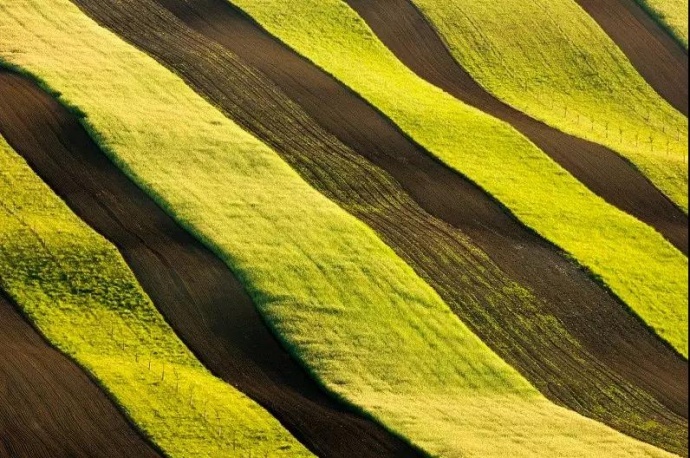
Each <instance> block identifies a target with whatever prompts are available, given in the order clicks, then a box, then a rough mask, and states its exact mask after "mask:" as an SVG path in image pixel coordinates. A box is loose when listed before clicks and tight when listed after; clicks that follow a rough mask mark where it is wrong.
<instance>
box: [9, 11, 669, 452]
mask: <svg viewBox="0 0 690 458" xmlns="http://www.w3.org/2000/svg"><path fill="white" fill-rule="evenodd" d="M320 5H321V4H317V5H315V6H320ZM293 15H294V13H291V14H290V15H289V16H290V17H292V16H293ZM7 43H13V46H15V47H16V46H21V47H22V53H20V54H19V55H7V54H4V53H2V51H0V56H2V57H3V58H5V59H7V60H11V61H12V62H13V63H14V64H16V65H19V66H21V67H22V68H24V69H26V70H28V71H31V72H32V73H34V74H36V75H38V76H40V77H41V78H42V79H43V80H44V81H45V82H46V83H47V85H49V86H50V87H52V88H54V89H57V90H60V91H61V92H62V93H63V94H64V95H63V97H64V100H66V101H67V102H69V103H71V104H73V105H75V106H79V107H80V108H81V109H82V110H83V111H84V112H86V113H88V115H89V117H88V118H87V119H86V120H85V122H86V123H87V124H88V125H89V126H90V128H91V129H92V130H93V131H94V132H97V133H98V134H97V135H96V137H97V138H98V139H99V141H100V142H101V144H102V145H103V146H105V147H106V150H107V151H108V152H109V154H111V155H112V156H113V157H114V158H115V160H116V161H117V162H118V163H120V164H122V165H123V167H124V168H125V169H126V170H127V171H128V173H130V174H131V175H132V176H133V177H134V179H135V180H136V181H137V182H138V183H139V184H140V185H142V186H143V187H144V188H145V189H147V190H149V192H150V193H151V194H152V195H154V196H155V197H156V199H157V200H158V201H159V202H160V203H161V204H162V205H163V206H164V208H167V209H169V211H170V213H171V214H172V215H173V216H174V217H175V218H176V219H177V220H178V221H179V222H180V223H181V224H182V225H183V226H185V227H186V228H188V230H190V231H191V232H192V233H194V234H196V235H197V236H198V237H200V238H201V239H202V240H204V241H205V242H206V243H207V244H208V245H209V246H210V247H212V249H214V250H215V251H216V252H217V253H218V254H219V255H220V256H221V257H222V258H223V259H224V260H225V261H226V262H227V263H228V265H229V266H231V268H232V269H233V270H234V271H235V272H236V273H237V274H238V275H239V277H240V278H241V279H242V281H243V282H244V283H245V285H246V286H247V287H248V290H249V292H250V293H251V294H252V296H253V297H254V299H255V303H256V304H257V306H258V307H259V309H260V310H261V312H262V313H263V314H264V316H265V317H266V318H267V319H268V322H269V323H270V325H271V326H273V328H274V329H275V330H276V332H277V335H278V336H280V338H281V339H282V340H283V341H284V342H285V343H286V345H287V347H288V348H289V349H290V350H291V351H292V352H293V353H294V354H295V355H296V357H297V358H299V359H301V360H302V361H303V362H304V363H305V365H306V367H308V368H309V370H310V371H311V372H312V373H313V374H314V376H315V377H316V378H317V379H318V380H320V381H321V382H322V383H323V384H324V385H326V386H327V387H328V388H329V389H331V390H332V391H333V392H335V393H337V394H338V395H340V396H342V397H343V398H344V399H346V400H348V401H349V402H351V403H353V404H354V405H355V406H357V407H359V408H361V409H362V410H364V411H366V412H368V413H369V414H371V415H373V416H374V417H375V418H377V419H378V420H380V421H381V422H382V423H383V424H384V425H385V426H386V427H388V428H390V429H392V430H395V431H396V432H398V433H400V434H401V435H403V436H404V437H406V438H408V439H409V440H410V441H412V442H414V443H417V444H419V445H422V446H424V447H425V449H426V450H427V451H429V452H430V453H432V454H435V455H436V454H441V453H442V454H443V455H444V456H448V457H459V456H477V457H482V458H494V457H496V458H498V457H502V456H505V451H506V450H511V451H513V452H514V453H516V456H535V455H530V454H532V453H536V456H568V457H582V458H585V457H591V456H607V457H613V458H618V457H647V456H655V457H656V456H658V457H667V456H671V455H669V454H667V453H665V452H662V451H660V450H658V449H656V448H654V447H651V446H648V445H644V444H642V443H640V442H637V441H634V440H632V439H630V438H628V437H626V436H623V435H621V434H620V433H617V432H615V431H613V430H612V429H610V428H607V427H605V426H603V425H601V424H598V423H596V422H593V421H590V420H587V419H584V418H583V417H580V416H579V415H576V414H574V413H572V412H570V411H567V410H565V409H561V408H559V407H557V406H555V405H554V404H552V403H550V402H548V401H546V400H545V399H544V397H542V396H541V395H540V394H539V393H538V392H537V391H536V390H535V389H534V388H533V387H531V386H530V385H529V384H528V383H527V382H526V381H525V380H524V379H523V378H522V377H521V376H520V375H519V374H517V373H516V372H515V371H514V370H513V369H511V368H510V367H509V366H508V365H506V364H505V363H504V362H503V361H501V360H500V359H499V358H498V357H497V356H496V355H495V354H494V353H492V352H491V351H490V350H489V349H488V348H487V347H486V346H485V345H484V344H483V343H482V342H481V341H480V340H479V339H477V337H476V336H474V335H473V334H472V333H471V332H470V331H469V330H468V329H467V328H466V327H465V326H464V325H463V324H462V323H461V322H460V321H459V320H458V319H457V318H456V317H455V315H454V314H453V313H452V312H451V311H450V309H449V308H448V307H447V306H446V305H445V304H444V303H443V302H442V301H441V299H440V298H439V297H438V295H437V294H436V293H435V292H434V291H433V290H432V289H431V288H430V287H429V286H428V285H426V284H425V283H424V282H423V281H422V280H421V279H420V278H419V277H418V276H417V275H416V274H415V273H414V272H413V271H412V269H411V268H410V267H408V266H407V265H406V264H405V263H404V262H402V260H400V259H399V258H398V257H397V256H396V255H395V254H394V252H393V251H392V250H391V249H390V248H388V247H387V246H386V245H385V244H384V243H383V242H381V241H380V240H379V238H378V237H376V235H375V233H374V232H373V231H372V230H370V229H369V228H368V227H367V226H365V225H364V224H362V223H360V222H359V221H357V220H356V219H355V218H353V217H351V216H350V215H348V214H347V213H345V212H344V211H343V210H342V209H340V208H339V207H338V206H336V205H335V204H333V203H332V202H330V201H329V200H328V199H326V198H325V197H323V196H322V195H320V194H319V193H317V192H316V191H315V190H314V189H312V188H311V187H309V186H308V185H307V184H306V183H305V182H304V181H303V180H302V179H301V178H300V177H299V175H298V174H297V173H296V172H295V171H293V170H292V169H291V168H290V167H288V165H287V164H285V163H284V162H283V161H282V160H281V159H280V157H279V156H278V155H277V154H276V153H275V152H273V151H272V150H270V149H269V148H268V147H266V146H265V145H263V144H262V143H260V142H259V141H257V140H256V139H254V138H253V137H251V136H250V135H248V134H247V133H245V132H244V131H242V130H241V129H240V128H239V127H238V126H237V125H235V124H233V123H232V122H230V121H229V120H227V119H226V118H225V117H223V116H222V114H221V113H220V112H218V111H217V110H216V109H215V108H213V107H212V106H211V105H210V104H208V103H207V102H205V101H204V100H203V99H202V98H201V97H199V96H198V95H196V94H195V93H194V92H193V91H192V90H191V89H189V88H188V87H187V86H186V85H185V84H184V83H183V82H182V81H181V80H180V79H179V78H177V77H175V76H174V75H173V74H171V73H170V72H168V71H167V70H166V69H164V68H163V67H162V66H160V65H159V64H157V63H156V62H155V61H154V60H153V59H151V58H149V57H147V56H145V55H144V54H143V53H141V52H139V51H137V50H136V49H134V48H132V47H130V46H128V45H127V44H125V43H124V42H123V41H121V40H119V39H118V38H117V37H115V36H114V35H112V34H110V33H109V32H107V31H105V30H104V29H101V28H99V27H97V26H96V25H95V24H94V23H93V22H92V21H90V20H89V19H88V18H86V17H85V16H84V15H83V14H82V13H81V12H80V11H79V10H78V9H77V8H75V7H74V6H73V5H72V4H71V3H69V2H67V1H66V0H52V1H50V2H45V1H43V0H9V1H4V2H2V3H1V4H0V50H1V49H6V48H7V46H6V44H7ZM525 418H533V419H536V421H533V422H528V423H525V424H524V425H523V426H519V425H521V424H522V421H523V419H525ZM540 418H548V419H549V421H548V422H546V421H545V422H542V421H539V419H540ZM508 426H510V427H509V428H508ZM460 427H462V430H461V431H462V432H463V437H464V438H468V439H469V438H471V439H472V442H471V443H470V442H468V443H467V444H465V443H464V441H460V440H458V439H457V436H455V435H454V434H449V432H453V433H454V432H455V431H456V430H457V429H458V428H460ZM575 432H577V433H575ZM574 442H575V443H577V446H576V447H572V444H573V443H574ZM516 446H517V447H518V449H517V450H514V449H515V447H516Z"/></svg>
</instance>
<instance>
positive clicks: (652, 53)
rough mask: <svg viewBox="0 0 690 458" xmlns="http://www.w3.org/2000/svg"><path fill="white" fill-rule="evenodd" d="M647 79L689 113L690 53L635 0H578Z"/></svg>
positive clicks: (683, 110)
mask: <svg viewBox="0 0 690 458" xmlns="http://www.w3.org/2000/svg"><path fill="white" fill-rule="evenodd" d="M577 3H578V4H579V5H580V6H581V7H582V8H583V9H584V10H585V11H587V13H589V15H590V16H592V18H593V19H594V20H595V21H597V22H598V23H599V25H600V26H601V28H602V29H604V31H605V32H606V33H607V34H608V35H609V36H610V37H611V39H613V41H615V42H616V44H617V45H618V47H619V48H621V50H622V51H623V52H624V53H625V55H626V56H628V59H630V62H632V64H633V65H634V66H635V68H636V69H637V71H638V72H640V74H641V75H642V76H643V77H644V79H645V80H647V82H648V83H649V84H650V85H651V86H652V87H653V88H654V89H655V90H656V91H657V92H658V93H659V95H661V96H662V97H663V98H665V99H666V100H667V101H668V103H670V104H671V105H672V106H673V107H674V108H675V109H676V110H678V111H680V112H681V113H683V114H684V115H685V116H687V115H688V53H687V51H686V50H685V48H683V46H682V45H681V44H680V43H678V41H676V39H675V38H673V37H672V36H671V34H669V33H668V31H666V30H665V29H664V28H663V26H662V25H661V24H659V23H658V22H657V21H656V20H655V19H654V18H652V17H651V16H650V15H649V14H648V13H647V12H646V11H645V10H644V8H642V7H641V6H640V5H639V4H638V3H637V1H635V0H577Z"/></svg>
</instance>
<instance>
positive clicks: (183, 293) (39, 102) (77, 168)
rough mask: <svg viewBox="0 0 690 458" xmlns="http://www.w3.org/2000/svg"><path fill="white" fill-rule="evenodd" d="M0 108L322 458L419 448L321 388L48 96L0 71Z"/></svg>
mask: <svg viewBox="0 0 690 458" xmlns="http://www.w3.org/2000/svg"><path fill="white" fill-rule="evenodd" d="M0 108H1V109H0V133H2V135H3V136H4V137H5V138H6V139H7V141H8V142H9V143H10V145H12V146H13V147H14V148H15V149H16V151H18V152H19V153H20V154H21V155H22V156H23V157H24V158H25V159H26V160H27V161H28V162H29V164H30V165H31V166H32V167H33V168H34V170H36V172H37V173H38V175H40V176H41V177H42V178H43V179H44V180H45V181H46V182H47V183H48V185H49V186H51V187H52V188H53V189H54V190H55V192H57V193H58V194H59V195H60V196H61V197H62V198H63V199H64V200H65V201H66V202H67V204H68V205H69V206H70V207H71V208H72V210H73V211H74V212H75V213H76V214H77V215H79V216H80V217H81V218H82V219H83V220H84V221H85V222H86V223H87V224H89V225H90V226H91V227H93V228H94V229H95V230H96V231H98V232H99V233H101V234H102V235H104V236H105V237H106V238H107V239H108V240H110V241H111V242H112V243H114V244H115V245H116V246H117V247H118V249H120V251H121V252H122V254H123V256H124V258H125V259H126V261H127V262H128V264H129V266H130V267H131V268H132V270H133V272H134V273H135V275H136V277H137V279H138V280H139V282H140V284H141V285H142V286H143V287H144V289H145V290H146V292H147V293H148V294H149V295H150V297H151V298H152V299H153V301H154V303H155V304H156V305H157V307H158V308H159V310H160V311H161V313H162V314H163V315H164V316H165V318H166V319H167V320H168V322H169V323H170V324H171V325H172V327H173V328H174V329H175V330H176V331H177V332H178V335H179V336H180V337H181V338H182V339H183V340H184V341H185V343H187V345H188V346H189V347H190V348H191V350H192V351H193V352H194V353H195V354H196V355H197V357H198V358H199V360H201V361H202V362H203V363H204V364H205V365H206V366H207V367H208V368H209V369H210V370H211V371H212V372H213V373H214V374H216V375H217V376H219V377H221V378H222V379H224V380H226V381H227V382H228V383H230V384H232V385H233V386H235V387H236V388H237V389H239V390H241V391H242V392H244V393H245V394H247V395H248V396H250V397H251V398H252V399H254V400H256V401H257V402H258V403H260V404H261V405H263V406H264V407H265V408H266V409H267V410H269V411H270V412H271V413H272V414H273V415H275V416H276V418H278V419H279V420H280V421H281V422H282V423H283V424H284V425H285V426H286V427H287V428H288V429H289V430H290V431H291V432H292V433H293V434H295V436H296V437H297V438H298V439H300V440H302V441H303V442H304V443H305V444H306V445H307V446H308V447H309V448H311V449H312V450H313V451H314V452H315V453H316V454H318V455H320V456H322V457H343V458H345V457H348V458H349V457H353V456H357V457H360V456H361V457H419V456H423V455H422V454H421V453H419V452H417V451H416V450H414V449H412V448H411V447H410V446H408V445H407V444H405V443H403V442H402V441H401V440H400V439H398V438H396V437H394V436H393V435H391V434H389V433H387V432H386V431H384V430H383V428H381V427H380V426H378V425H377V424H376V423H375V422H373V421H370V420H368V419H365V418H363V417H361V416H359V415H357V414H356V413H353V412H351V411H350V410H349V409H348V408H347V407H346V406H344V405H342V404H340V403H339V402H337V401H336V400H334V399H333V398H331V397H329V396H328V395H327V394H326V393H325V392H323V391H322V390H321V389H320V387H319V386H317V384H316V383H315V382H314V381H312V380H311V379H310V378H309V377H308V375H307V374H306V372H305V371H304V370H303V369H302V368H301V367H300V366H299V365H298V364H297V363H296V362H295V361H294V360H292V359H291V357H290V356H289V355H288V353H287V352H286V351H285V350H284V349H283V348H282V347H281V345H280V344H279V342H278V341H277V340H276V339H275V338H274V336H273V335H272V334H271V332H270V331H269V329H268V328H267V326H266V325H265V324H264V322H263V321H262V319H261V317H260V316H259V314H258V312H257V311H256V309H255V307H254V304H253V302H252V301H251V299H250V297H249V296H248V294H247V293H246V292H245V290H244V288H243V286H242V285H241V284H240V283H239V282H238V280H237V279H236V278H235V276H234V275H233V274H232V273H231V271H230V270H229V269H228V267H227V266H226V265H225V264H224V263H223V262H221V261H220V260H219V259H218V258H217V257H216V256H215V255H213V254H212V253H211V252H210V251H209V250H207V249H206V248H205V247H204V246H203V245H202V244H201V243H200V242H198V241H197V240H196V239H194V238H193V237H192V236H190V235H189V234H188V233H187V232H185V231H184V230H183V229H182V228H180V227H179V226H178V225H177V224H176V223H175V222H174V221H173V220H172V218H170V217H169V216H168V215H167V214H165V213H164V212H163V210H161V209H160V208H159V207H158V206H157V205H156V204H155V203H154V201H153V200H152V199H150V198H149V197H148V196H147V195H146V194H145V193H144V192H143V191H141V190H140V189H139V188H138V187H137V186H136V185H135V184H134V183H132V182H131V181H130V180H128V179H127V177H126V176H125V175H124V174H123V173H122V172H121V171H120V170H119V169H118V168H117V167H116V166H115V165H114V164H113V163H111V162H110V161H109V160H108V158H107V157H106V156H105V155H104V154H102V152H101V151H100V149H99V148H98V147H97V145H96V144H95V143H94V142H93V141H92V140H91V138H90V137H89V136H88V134H87V133H86V131H85V130H84V129H83V127H82V126H81V125H80V123H79V121H78V120H77V119H76V118H75V117H73V116H72V115H71V114H70V113H68V112H67V111H66V110H65V109H64V108H63V107H62V106H60V105H59V104H58V103H57V102H56V101H55V100H53V99H52V98H51V97H50V96H49V95H48V94H46V93H44V92H42V91H41V90H39V89H38V88H37V87H36V86H34V85H33V84H32V83H30V82H28V81H27V80H25V79H23V78H20V77H18V76H16V75H13V74H10V73H6V72H4V73H3V72H0ZM129 456H137V455H129Z"/></svg>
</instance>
